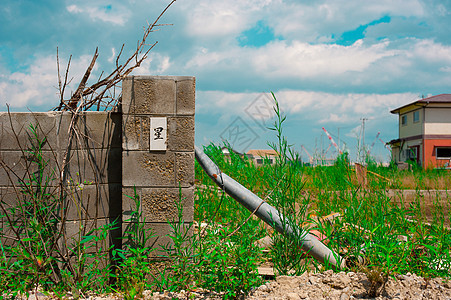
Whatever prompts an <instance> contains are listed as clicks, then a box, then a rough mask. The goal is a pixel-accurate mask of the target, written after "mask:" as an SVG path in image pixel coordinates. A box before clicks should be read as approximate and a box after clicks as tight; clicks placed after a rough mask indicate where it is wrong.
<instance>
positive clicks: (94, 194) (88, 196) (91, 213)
mask: <svg viewBox="0 0 451 300" xmlns="http://www.w3.org/2000/svg"><path fill="white" fill-rule="evenodd" d="M66 192H67V197H66V201H65V204H64V208H65V215H66V220H68V221H72V220H84V219H95V218H108V217H119V216H120V215H121V212H122V195H121V193H122V185H121V184H120V183H110V184H98V185H96V184H90V185H89V184H83V183H80V184H78V185H71V186H67V187H66Z"/></svg>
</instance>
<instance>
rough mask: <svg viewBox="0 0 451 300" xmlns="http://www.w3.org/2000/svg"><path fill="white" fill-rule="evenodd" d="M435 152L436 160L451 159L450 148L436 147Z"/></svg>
mask: <svg viewBox="0 0 451 300" xmlns="http://www.w3.org/2000/svg"><path fill="white" fill-rule="evenodd" d="M435 151H436V152H435V155H436V157H437V159H451V147H437V148H435Z"/></svg>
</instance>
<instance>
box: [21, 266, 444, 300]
mask: <svg viewBox="0 0 451 300" xmlns="http://www.w3.org/2000/svg"><path fill="white" fill-rule="evenodd" d="M370 276H371V275H370ZM383 281H384V280H383V278H378V277H377V276H376V277H374V276H373V280H369V279H368V276H367V275H365V274H363V273H353V272H349V273H344V272H340V273H333V272H332V271H331V270H329V271H326V272H324V273H316V274H313V273H304V274H303V275H302V276H280V277H277V278H276V279H275V280H270V281H267V282H266V283H265V284H263V285H261V286H260V287H258V288H256V289H254V290H252V291H251V292H250V293H249V294H248V295H246V296H244V297H241V298H240V299H249V300H251V299H252V300H257V299H266V300H271V299H272V300H279V299H280V300H282V299H283V300H298V299H305V300H309V299H339V300H348V299H399V300H401V299H451V282H450V281H448V280H444V279H442V278H433V279H424V278H422V277H418V276H416V275H414V274H406V275H398V276H396V277H395V278H388V281H387V282H386V283H385V285H383ZM37 296H38V297H36V295H34V294H32V295H30V296H29V297H28V300H36V299H39V300H47V299H57V298H56V297H55V298H53V297H51V296H48V295H44V294H42V293H38V295H37ZM22 299H27V298H22ZM66 299H73V297H71V296H70V295H69V296H68V298H66ZM80 299H89V300H116V299H121V300H122V299H124V296H123V295H104V296H100V295H92V296H87V295H85V297H82V298H80ZM144 299H149V300H150V299H154V300H170V299H204V300H207V299H212V300H213V299H222V294H220V293H216V292H212V291H205V290H201V289H199V290H195V291H191V292H190V293H187V292H185V291H180V292H177V293H175V292H167V291H166V292H164V293H155V292H151V291H145V292H144Z"/></svg>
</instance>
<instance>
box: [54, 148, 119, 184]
mask: <svg viewBox="0 0 451 300" xmlns="http://www.w3.org/2000/svg"><path fill="white" fill-rule="evenodd" d="M121 156H122V149H120V148H111V149H90V150H88V151H85V150H73V151H70V152H69V159H68V162H69V163H68V168H67V170H68V180H70V181H71V183H72V182H74V183H84V182H85V181H87V183H88V184H89V183H94V182H98V183H121V182H122V177H121V175H122V165H121ZM61 164H62V160H61Z"/></svg>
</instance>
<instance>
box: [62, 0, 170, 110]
mask: <svg viewBox="0 0 451 300" xmlns="http://www.w3.org/2000/svg"><path fill="white" fill-rule="evenodd" d="M175 1H176V0H172V1H171V2H170V3H169V4H168V5H167V6H166V8H165V9H164V10H163V11H162V12H161V13H160V15H159V16H158V17H157V18H156V19H155V20H154V22H153V23H150V24H149V23H148V25H147V28H146V29H145V30H144V34H143V36H142V38H141V40H139V41H138V43H137V46H136V49H135V51H134V52H133V53H132V54H131V55H130V56H129V57H128V58H127V59H126V60H125V62H124V63H122V64H121V63H120V60H121V55H122V54H123V51H124V46H125V45H122V47H121V50H120V51H119V53H118V55H117V56H116V60H115V69H114V70H113V71H112V72H111V73H109V74H108V75H107V76H106V77H105V78H103V79H102V75H103V74H104V73H103V72H102V74H101V75H100V76H99V78H98V80H97V81H96V82H95V83H93V84H92V85H89V86H87V81H88V79H89V77H90V75H91V72H92V70H93V68H94V65H95V63H96V61H97V58H98V56H99V53H98V48H96V51H95V53H94V56H93V58H92V60H91V63H90V65H89V66H88V68H87V69H86V71H85V74H84V76H83V78H82V79H81V81H80V83H79V84H78V87H77V89H76V91H75V92H74V93H73V95H72V96H71V97H70V99H68V100H64V91H65V89H66V87H67V85H68V81H67V78H68V73H67V72H68V70H69V64H70V59H69V64H68V66H67V69H66V76H65V80H64V83H62V81H61V77H60V71H59V57H58V50H57V63H58V84H59V92H60V104H59V106H57V107H55V108H54V109H53V110H56V111H68V110H70V111H72V112H74V111H80V112H81V111H87V110H89V109H90V108H91V107H93V106H95V105H97V110H99V108H100V107H101V104H102V103H103V102H104V98H109V97H108V96H105V95H108V94H110V95H115V94H111V92H110V89H115V88H116V87H117V85H118V83H119V82H120V81H122V80H123V79H124V78H125V77H126V76H127V75H129V74H130V73H131V72H132V71H133V70H134V69H136V68H138V67H140V66H141V64H142V62H143V61H144V60H145V59H146V58H147V56H148V54H149V52H150V51H151V50H152V49H153V48H154V47H155V46H156V45H157V44H158V41H156V42H154V43H151V44H149V43H147V39H148V37H149V35H150V34H151V33H152V32H155V31H156V30H157V29H156V28H157V27H160V26H165V25H170V24H159V23H158V21H159V20H160V19H161V17H162V16H163V15H164V14H165V13H166V11H167V10H168V9H169V7H171V5H172V4H174V2H175ZM110 98H111V100H109V101H106V102H105V103H106V105H105V109H108V108H112V107H114V106H116V105H117V104H118V103H119V102H120V99H121V97H120V95H119V96H118V97H117V98H116V96H111V97H110ZM79 106H80V107H79Z"/></svg>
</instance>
